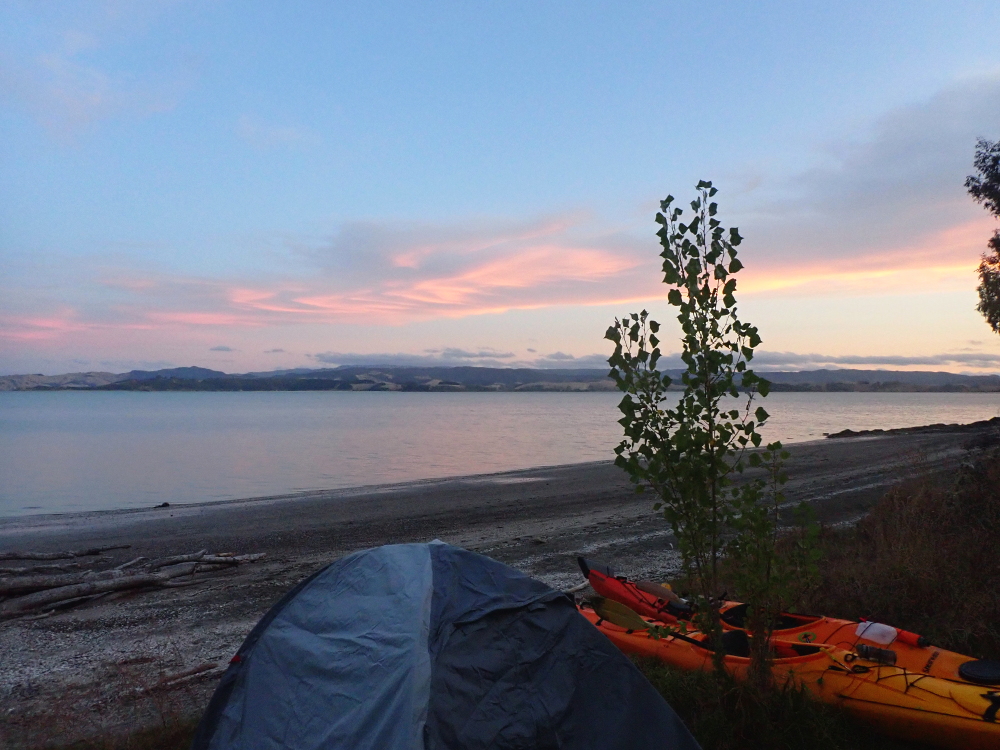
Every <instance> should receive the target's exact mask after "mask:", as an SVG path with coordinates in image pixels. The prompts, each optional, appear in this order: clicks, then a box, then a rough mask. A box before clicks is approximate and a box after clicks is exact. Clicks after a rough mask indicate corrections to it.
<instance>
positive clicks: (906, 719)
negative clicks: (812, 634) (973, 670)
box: [580, 606, 1000, 750]
mask: <svg viewBox="0 0 1000 750" xmlns="http://www.w3.org/2000/svg"><path fill="white" fill-rule="evenodd" d="M580 614H582V615H583V616H584V617H586V618H587V619H588V620H589V621H590V622H591V623H593V624H594V625H595V626H597V627H598V629H600V630H601V632H603V633H604V634H605V635H606V636H607V637H608V638H610V639H611V641H612V642H613V643H614V644H615V645H616V646H617V647H618V648H620V649H621V650H622V651H624V652H625V653H627V654H635V655H637V656H647V657H653V658H656V659H659V660H661V661H663V662H664V663H666V664H670V665H672V666H674V667H677V668H679V669H703V670H710V669H712V652H711V651H710V650H709V649H708V648H706V647H703V646H701V645H700V641H702V640H704V638H705V636H704V635H703V634H700V633H690V634H688V635H687V636H666V637H662V638H658V639H657V638H653V637H651V636H650V633H649V631H648V630H645V629H639V628H636V629H632V630H630V629H626V628H625V627H622V626H620V625H615V624H613V623H611V622H608V621H607V620H605V619H602V617H601V616H600V615H598V614H597V613H596V612H595V611H594V610H593V609H591V608H589V607H587V606H581V607H580ZM632 615H634V616H635V617H636V618H638V617H639V616H638V615H636V614H635V613H634V612H633V613H632ZM616 619H617V618H616ZM733 632H734V633H738V635H737V636H736V637H737V638H739V637H743V638H745V634H743V632H742V631H733ZM727 638H729V639H730V640H734V641H735V639H736V638H733V637H732V636H727ZM775 646H776V647H777V648H776V651H777V652H778V653H780V654H794V656H791V655H785V656H782V657H779V658H776V659H775V660H774V676H775V679H777V680H779V681H782V680H783V681H794V682H795V683H796V684H799V685H801V686H802V687H804V688H805V689H807V690H808V691H809V692H811V693H812V694H813V695H814V696H815V697H816V698H817V699H819V700H821V701H823V702H825V703H831V704H834V705H839V706H842V707H843V708H845V709H846V710H848V711H849V712H851V713H852V714H854V715H855V716H857V717H858V718H860V719H862V720H864V721H866V722H868V723H870V724H871V725H873V727H874V728H876V729H877V730H878V731H879V732H881V733H883V734H886V735H889V736H892V737H896V738H899V739H903V740H912V741H916V742H923V743H928V744H933V745H937V746H938V747H942V748H949V749H953V750H997V748H1000V723H997V718H998V716H997V714H998V711H1000V685H995V686H990V685H975V684H971V683H969V682H962V681H954V680H948V679H944V678H941V677H935V676H932V675H928V674H924V673H923V672H914V671H911V670H910V669H907V668H906V667H901V666H895V665H887V664H883V663H880V662H878V661H874V660H871V659H867V658H864V657H863V656H862V655H861V654H859V653H857V652H855V651H849V650H845V649H843V648H838V647H837V646H834V645H829V644H805V643H801V642H798V641H775ZM727 650H728V649H727ZM734 650H735V651H738V650H739V649H734ZM725 664H726V667H727V669H729V670H730V672H731V673H732V674H733V675H734V676H735V677H736V678H737V679H741V678H744V677H745V676H746V672H747V669H748V668H749V665H750V659H749V658H746V657H745V656H736V655H732V654H727V656H726V657H725Z"/></svg>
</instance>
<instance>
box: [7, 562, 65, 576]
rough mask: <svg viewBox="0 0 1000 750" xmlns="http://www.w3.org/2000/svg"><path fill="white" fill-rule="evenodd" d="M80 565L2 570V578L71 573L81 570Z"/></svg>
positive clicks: (39, 566) (37, 566) (35, 566)
mask: <svg viewBox="0 0 1000 750" xmlns="http://www.w3.org/2000/svg"><path fill="white" fill-rule="evenodd" d="M79 569H80V563H63V564H62V565H34V566H32V567H30V568H0V576H31V575H40V574H42V573H69V572H70V571H72V570H79Z"/></svg>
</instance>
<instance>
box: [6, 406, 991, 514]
mask: <svg viewBox="0 0 1000 750" xmlns="http://www.w3.org/2000/svg"><path fill="white" fill-rule="evenodd" d="M619 399H620V396H619V394H616V393H385V392H382V393H344V392H336V391H326V392H305V393H290V392H277V393H169V392H168V393H129V392H96V393H80V392H67V391H59V392H52V393H39V392H0V516H16V515H27V514H34V513H62V512H71V511H84V510H104V509H112V508H136V507H149V506H152V505H157V504H159V503H162V502H169V503H171V504H173V503H191V502H206V501H215V500H230V499H235V498H244V497H257V496H262V495H274V494H282V493H288V492H296V491H300V490H316V489H332V488H343V487H355V486H360V485H369V484H385V483H391V482H404V481H410V480H416V479H433V478H439V477H446V476H455V475H463V474H480V473H489V472H497V471H506V470H511V469H522V468H530V467H535V466H551V465H555V464H566V463H576V462H583V461H595V460H605V459H611V458H613V457H614V454H613V449H614V446H615V445H617V443H618V441H619V439H620V436H621V427H620V425H618V424H617V422H616V420H617V419H618V418H619V417H620V416H621V415H620V413H619V412H618V410H617V408H616V406H617V403H618V401H619ZM762 403H763V404H764V405H765V406H766V408H767V410H768V411H769V412H770V413H771V419H770V421H769V423H768V426H767V428H766V429H765V431H764V438H765V440H775V439H780V440H783V441H785V442H798V441H803V440H815V439H819V438H821V437H822V436H823V433H827V432H837V431H839V430H843V429H845V428H851V429H856V430H859V429H873V428H884V429H887V428H893V427H912V426H915V425H922V424H931V423H934V422H959V423H965V422H974V421H977V420H981V419H990V418H992V417H995V416H998V415H1000V394H997V393H980V394H976V393H774V394H771V395H770V396H769V397H768V398H767V399H765V400H764V401H763V402H762Z"/></svg>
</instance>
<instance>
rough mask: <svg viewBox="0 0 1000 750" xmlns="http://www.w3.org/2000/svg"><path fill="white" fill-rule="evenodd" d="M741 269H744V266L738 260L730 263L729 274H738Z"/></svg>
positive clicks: (734, 259)
mask: <svg viewBox="0 0 1000 750" xmlns="http://www.w3.org/2000/svg"><path fill="white" fill-rule="evenodd" d="M741 268H743V264H742V263H740V262H739V260H737V259H736V258H733V259H732V260H731V261H729V273H737V272H738V271H739V270H740V269H741Z"/></svg>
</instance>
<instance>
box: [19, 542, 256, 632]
mask: <svg viewBox="0 0 1000 750" xmlns="http://www.w3.org/2000/svg"><path fill="white" fill-rule="evenodd" d="M264 556H265V555H264V554H263V553H259V554H252V555H208V554H206V551H205V550H202V551H200V552H195V553H193V554H189V555H176V556H174V557H168V558H162V559H160V560H154V561H153V562H149V561H148V560H146V559H145V558H141V557H139V558H136V559H134V560H130V561H129V562H127V563H124V564H123V565H119V566H118V567H116V568H112V569H111V570H103V571H87V572H82V573H70V574H65V575H35V576H24V577H9V578H0V619H5V618H9V617H16V616H18V615H21V614H26V613H29V612H35V611H38V610H40V609H44V608H46V607H54V606H63V605H65V604H69V603H77V602H82V601H87V600H90V599H93V598H95V597H98V596H104V595H106V594H109V593H114V592H117V591H129V590H140V589H152V588H164V587H175V586H181V585H190V584H192V583H198V582H199V581H200V580H202V579H194V578H193V576H195V575H196V574H198V573H211V572H212V571H219V570H222V569H226V568H232V567H234V566H236V565H239V564H241V563H247V562H254V561H256V560H260V559H261V558H263V557H264ZM140 567H145V570H143V571H141V572H140V571H139V570H138V568H140ZM184 576H191V577H192V580H189V581H177V580H175V579H178V578H183V577H184ZM3 597H6V598H3Z"/></svg>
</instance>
